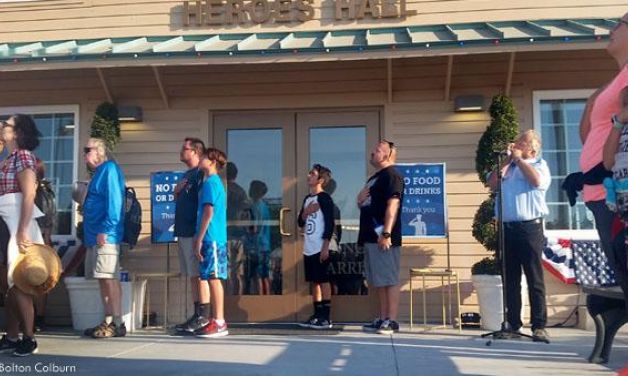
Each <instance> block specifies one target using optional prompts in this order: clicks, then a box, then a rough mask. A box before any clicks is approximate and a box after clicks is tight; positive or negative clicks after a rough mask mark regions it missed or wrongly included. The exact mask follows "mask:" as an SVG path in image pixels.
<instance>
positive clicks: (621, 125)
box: [611, 114, 626, 129]
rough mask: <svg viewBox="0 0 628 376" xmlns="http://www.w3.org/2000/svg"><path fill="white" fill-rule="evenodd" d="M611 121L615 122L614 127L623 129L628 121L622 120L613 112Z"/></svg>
mask: <svg viewBox="0 0 628 376" xmlns="http://www.w3.org/2000/svg"><path fill="white" fill-rule="evenodd" d="M611 122H612V123H613V128H615V129H623V128H624V125H626V123H622V122H621V120H620V119H619V116H617V114H613V117H611Z"/></svg>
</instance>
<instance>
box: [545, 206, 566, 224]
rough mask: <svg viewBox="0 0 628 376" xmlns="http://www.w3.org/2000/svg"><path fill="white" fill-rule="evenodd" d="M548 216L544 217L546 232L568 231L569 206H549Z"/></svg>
mask: <svg viewBox="0 0 628 376" xmlns="http://www.w3.org/2000/svg"><path fill="white" fill-rule="evenodd" d="M548 207H549V214H548V215H547V217H545V228H546V229H548V230H561V229H568V228H572V227H570V223H569V210H568V208H569V204H560V205H549V204H548Z"/></svg>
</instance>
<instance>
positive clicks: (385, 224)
mask: <svg viewBox="0 0 628 376" xmlns="http://www.w3.org/2000/svg"><path fill="white" fill-rule="evenodd" d="M396 158H397V149H396V148H395V146H394V144H393V143H392V142H390V141H386V140H382V141H380V142H379V143H378V144H377V145H376V146H375V148H374V149H373V151H372V152H371V160H370V163H371V165H373V167H375V168H376V169H377V172H376V173H375V174H374V175H373V176H371V177H370V178H369V179H368V181H367V182H366V185H365V186H364V188H362V190H361V191H360V193H359V194H358V198H357V204H358V207H359V208H360V233H359V235H358V243H359V244H360V245H362V246H363V247H364V270H365V274H366V279H367V281H368V284H369V287H372V288H374V289H375V291H377V296H378V297H379V300H380V304H379V306H380V312H379V317H378V318H376V319H375V320H373V322H372V323H371V324H368V325H364V326H363V329H364V330H366V331H371V332H377V333H379V334H392V333H393V332H396V331H398V330H399V323H397V321H396V320H397V312H398V307H399V259H400V256H401V205H402V203H403V188H404V183H403V177H402V176H401V174H399V172H398V171H397V169H396V168H395V167H394V166H393V165H394V163H395V160H396Z"/></svg>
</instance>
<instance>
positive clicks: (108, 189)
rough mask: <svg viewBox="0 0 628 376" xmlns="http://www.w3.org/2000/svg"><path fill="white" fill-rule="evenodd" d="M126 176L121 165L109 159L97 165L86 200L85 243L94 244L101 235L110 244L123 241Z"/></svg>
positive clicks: (84, 204) (84, 215)
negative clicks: (105, 237) (104, 236)
mask: <svg viewBox="0 0 628 376" xmlns="http://www.w3.org/2000/svg"><path fill="white" fill-rule="evenodd" d="M124 186H125V182H124V175H123V174H122V170H120V167H119V166H118V164H117V163H116V162H114V161H106V162H105V163H103V164H101V165H100V166H98V167H97V168H96V171H95V172H94V176H93V177H92V180H91V181H90V182H89V186H88V187H87V196H86V197H85V202H84V203H83V232H84V235H85V245H86V246H88V247H93V246H95V245H96V244H97V243H96V236H97V235H98V234H106V235H107V243H108V244H120V243H121V242H122V238H123V236H124V204H123V203H124Z"/></svg>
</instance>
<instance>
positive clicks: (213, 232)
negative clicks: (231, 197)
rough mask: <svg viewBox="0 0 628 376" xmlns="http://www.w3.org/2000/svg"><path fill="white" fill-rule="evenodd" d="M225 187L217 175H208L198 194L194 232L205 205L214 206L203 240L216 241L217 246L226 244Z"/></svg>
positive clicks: (198, 225)
mask: <svg viewBox="0 0 628 376" xmlns="http://www.w3.org/2000/svg"><path fill="white" fill-rule="evenodd" d="M226 196H227V195H226V193H225V188H224V186H223V185H222V181H221V180H220V177H219V176H218V175H216V174H215V175H210V176H209V177H207V178H206V179H205V181H203V185H202V186H201V190H200V192H199V196H198V214H197V218H196V232H198V231H199V230H200V227H201V221H202V220H203V209H204V208H205V205H211V206H213V207H214V216H213V217H212V219H211V221H210V222H209V227H208V228H207V232H206V233H205V235H204V237H203V242H205V243H211V242H216V243H217V245H218V246H219V247H221V246H225V245H226V244H227V197H226Z"/></svg>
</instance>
